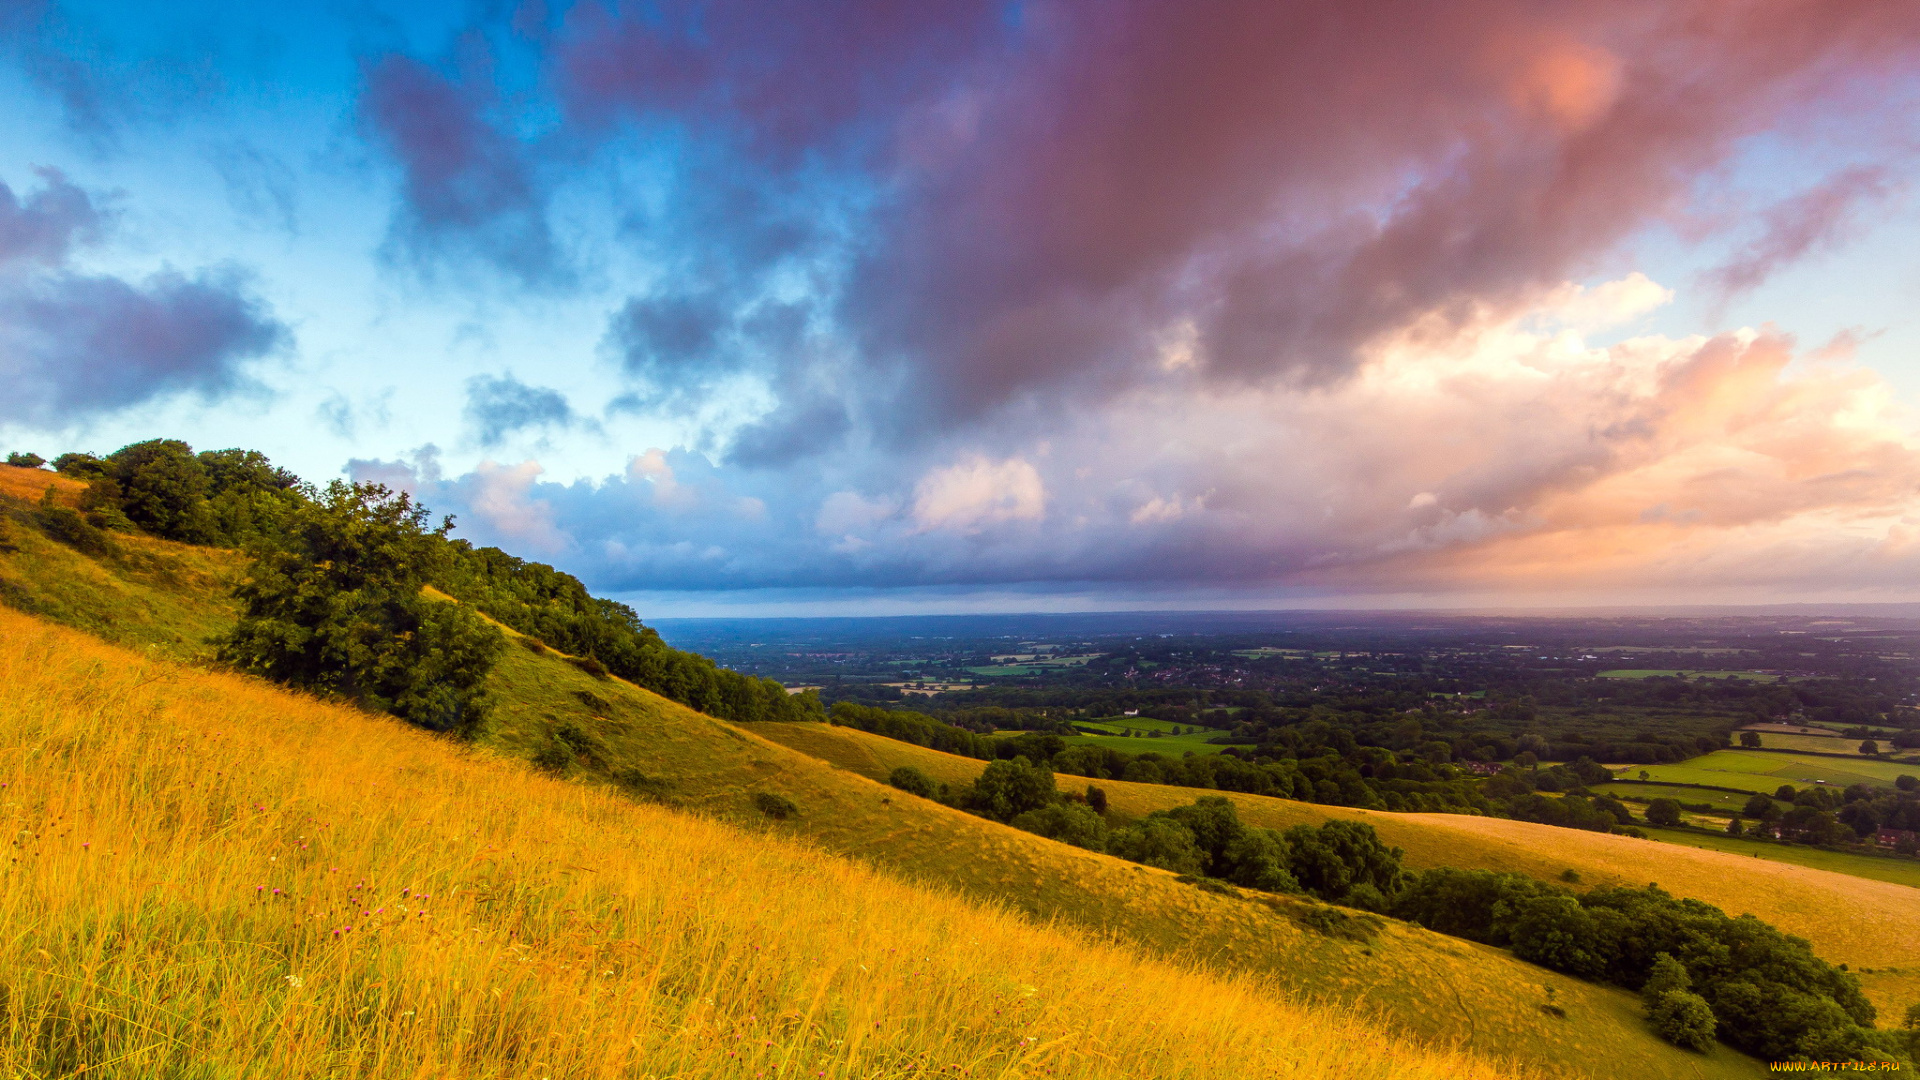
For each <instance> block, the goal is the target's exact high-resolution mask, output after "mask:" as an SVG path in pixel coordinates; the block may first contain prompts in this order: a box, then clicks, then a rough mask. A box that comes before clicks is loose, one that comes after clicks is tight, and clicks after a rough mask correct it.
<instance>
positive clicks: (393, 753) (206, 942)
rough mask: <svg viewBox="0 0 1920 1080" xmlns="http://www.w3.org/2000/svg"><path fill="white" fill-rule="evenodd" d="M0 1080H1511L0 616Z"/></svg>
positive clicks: (1241, 990) (1157, 965)
mask: <svg viewBox="0 0 1920 1080" xmlns="http://www.w3.org/2000/svg"><path fill="white" fill-rule="evenodd" d="M0 638H3V639H4V641H5V648H0V688H3V689H4V692H0V783H4V784H5V787H4V788H0V817H4V819H5V828H6V830H7V833H8V835H9V836H10V837H11V838H12V845H11V846H12V848H13V850H12V851H11V852H10V853H9V856H8V858H9V861H8V863H7V864H6V869H5V874H4V876H3V877H0V920H4V924H5V928H6V933H5V934H4V936H3V937H0V986H3V987H4V996H0V1067H4V1069H5V1070H6V1072H7V1073H8V1074H9V1075H22V1076H45V1077H50V1076H73V1075H78V1074H80V1073H81V1072H82V1071H83V1070H84V1072H85V1074H86V1075H108V1076H139V1077H187V1076H193V1077H202V1076H222V1077H228V1076H232V1077H256V1076H257V1077H285V1076H320V1075H327V1076H364V1077H381V1078H393V1077H414V1078H425V1077H449V1078H451V1077H460V1078H480V1077H559V1076H566V1077H642V1076H645V1077H760V1076H781V1077H833V1078H842V1077H892V1076H937V1075H955V1076H974V1077H989V1076H991V1077H1015V1076H1019V1077H1063V1078H1066V1077H1120V1076H1127V1077H1134V1076H1159V1077H1226V1076H1235V1077H1238V1076H1268V1077H1287V1078H1292V1077H1300V1078H1308V1077H1311V1078H1314V1080H1328V1078H1339V1077H1354V1078H1358V1077H1395V1078H1416V1080H1417V1078H1429V1077H1431V1078H1436V1080H1437V1078H1441V1077H1448V1078H1452V1077H1468V1078H1473V1077H1483V1078H1494V1077H1528V1076H1535V1075H1541V1074H1539V1073H1537V1072H1534V1071H1531V1070H1529V1069H1528V1068H1526V1067H1524V1066H1520V1065H1516V1064H1513V1063H1510V1062H1498V1061H1491V1060H1488V1059H1485V1058H1480V1057H1474V1056H1471V1055H1468V1054H1465V1053H1458V1052H1448V1051H1440V1050H1433V1049H1427V1048H1421V1047H1418V1046H1414V1045H1411V1044H1409V1043H1407V1042H1405V1041H1399V1040H1395V1039H1393V1038H1390V1037H1386V1036H1384V1035H1383V1034H1382V1033H1381V1032H1380V1030H1379V1029H1378V1028H1377V1027H1375V1026H1373V1025H1371V1024H1369V1023H1367V1022H1366V1021H1365V1019H1364V1018H1361V1017H1358V1016H1356V1015H1354V1014H1352V1013H1349V1012H1344V1011H1340V1010H1332V1009H1325V1008H1318V1009H1308V1008H1305V1007H1302V1006H1300V1005H1298V1004H1295V1003H1291V1002H1289V1001H1287V1000H1286V999H1285V995H1284V994H1283V993H1281V992H1280V991H1279V990H1278V989H1277V988H1276V987H1275V986H1273V985H1272V984H1271V981H1270V980H1262V979H1257V978H1254V977H1251V976H1246V975H1240V976H1222V975H1218V974H1212V973H1208V972H1205V971H1200V970H1196V969H1194V968H1191V967H1180V966H1175V965H1171V964H1167V963H1162V962H1156V961H1152V960H1147V959H1143V958H1141V957H1140V956H1138V955H1136V954H1134V953H1133V952H1131V951H1129V950H1127V949H1124V948H1120V947H1117V946H1113V945H1102V944H1095V943H1091V942H1088V941H1086V940H1083V939H1081V938H1079V937H1076V936H1073V935H1070V934H1067V933H1063V932H1061V931H1058V930H1055V929H1049V928H1045V927H1041V926H1036V925H1033V924H1032V923H1030V922H1028V921H1027V920H1024V919H1022V918H1019V917H1017V916H1015V915H1013V914H1011V913H1009V912H1005V911H996V910H993V909H990V908H987V907H982V906H980V905H978V904H977V903H972V902H968V901H964V900H961V899H959V898H956V897H954V896H952V895H950V894H946V893H942V892H938V891H934V890H929V889H926V888H921V887H916V886H912V885H908V884H904V883H902V882H899V881H897V880H894V879H890V878H888V877H886V876H883V875H881V874H879V873H876V872H874V871H872V870H869V869H866V868H863V867H861V866H859V865H857V864H855V863H852V862H848V861H846V860H842V859H839V858H836V857H833V856H830V855H827V854H824V853H821V852H818V851H816V850H810V849H808V848H805V847H802V846H800V845H797V844H794V843H792V842H788V841H783V840H780V839H778V838H773V837H767V836H758V835H753V834H750V833H748V832H744V831H742V830H740V829H737V828H734V827H730V826H727V825H724V824H721V823H718V822H714V821H710V820H703V819H700V818H695V817H690V816H687V815H685V814H681V813H675V812H672V811H669V810H666V809H662V808H657V807H649V806H643V805H635V804H632V803H630V802H627V801H625V800H621V799H618V798H614V797H611V796H610V795H609V794H607V793H605V792H604V791H601V790H595V789H591V788H587V787H583V786H580V785H573V784H567V783H564V782H560V781H556V780H552V779H547V778H543V777H539V776H535V775H532V774H529V773H528V772H527V771H525V770H524V769H523V768H521V767H519V766H517V765H514V764H511V763H506V762H502V761H500V760H498V759H495V758H492V757H490V756H488V755H483V754H475V753H463V752H461V751H460V750H459V749H458V748H457V747H455V746H453V745H450V744H448V743H446V742H443V741H439V740H436V739H433V738H431V737H429V736H426V735H424V734H421V733H418V732H415V731H411V730H408V729H406V728H404V727H403V726H401V725H400V724H398V723H396V722H393V721H390V720H388V719H385V718H380V717H372V716H367V715H364V714H361V713H358V712H355V711H353V710H350V709H346V708H341V707H337V706H332V705H327V704H322V703H319V702H315V701H312V700H309V699H305V698H301V697H297V696H294V695H291V694H287V693H283V692H280V691H278V690H275V689H272V688H269V687H267V686H265V685H263V684H260V683H257V682H253V681H250V680H246V679H243V678H239V677H234V676H228V675H223V674H213V673H206V672H201V671H196V670H192V669H188V668H182V667H177V666H173V665H170V664H168V663H165V662H158V661H152V660H146V659H142V658H140V657H138V656H136V655H134V654H132V653H129V652H127V651H124V650H120V649H116V648H113V647H110V646H107V645H103V644H101V643H99V642H96V641H93V640H91V639H89V638H86V637H83V636H81V635H79V634H76V633H73V632H70V631H66V630H63V629H59V628H55V627H51V626H49V625H47V624H45V623H40V622H37V621H34V620H31V619H28V618H26V617H24V616H21V615H18V614H16V613H12V612H4V611H0Z"/></svg>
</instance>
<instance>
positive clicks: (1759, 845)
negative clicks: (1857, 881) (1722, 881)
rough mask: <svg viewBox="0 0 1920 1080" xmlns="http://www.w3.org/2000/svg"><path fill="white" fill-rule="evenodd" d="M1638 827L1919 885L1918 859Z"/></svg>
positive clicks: (1656, 834)
mask: <svg viewBox="0 0 1920 1080" xmlns="http://www.w3.org/2000/svg"><path fill="white" fill-rule="evenodd" d="M1640 828H1641V829H1642V830H1643V831H1645V832H1646V834H1647V835H1648V836H1651V837H1653V838H1655V839H1657V840H1665V841H1666V842H1668V843H1670V844H1683V845H1685V846H1687V847H1696V848H1705V849H1706V850H1708V851H1725V852H1728V853H1730V854H1734V855H1751V856H1753V857H1754V858H1756V859H1767V860H1770V861H1772V862H1780V863H1792V864H1793V865H1795V866H1808V867H1812V868H1813V869H1815V870H1831V871H1833V872H1834V873H1836V874H1852V875H1853V876H1854V877H1863V878H1870V879H1872V880H1874V881H1890V882H1892V883H1893V884H1895V885H1910V886H1912V887H1914V888H1920V860H1915V859H1898V858H1883V857H1879V856H1874V855H1853V854H1849V853H1847V852H1844V851H1825V850H1823V849H1821V848H1816V847H1808V846H1806V845H1805V844H1774V843H1766V842H1763V841H1757V840H1742V839H1740V838H1738V837H1733V836H1727V835H1724V834H1716V833H1701V832H1694V831H1692V830H1691V829H1662V828H1659V827H1658V826H1654V825H1641V826H1640Z"/></svg>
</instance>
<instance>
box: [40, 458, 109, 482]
mask: <svg viewBox="0 0 1920 1080" xmlns="http://www.w3.org/2000/svg"><path fill="white" fill-rule="evenodd" d="M53 471H55V472H57V473H59V474H60V475H61V476H71V477H73V478H74V479H75V480H94V479H98V478H99V477H102V476H105V475H106V474H107V463H106V462H104V461H101V460H100V459H99V458H97V457H95V456H93V455H92V454H82V453H77V452H74V451H68V452H67V453H64V454H61V455H60V456H59V457H57V458H54V459H53Z"/></svg>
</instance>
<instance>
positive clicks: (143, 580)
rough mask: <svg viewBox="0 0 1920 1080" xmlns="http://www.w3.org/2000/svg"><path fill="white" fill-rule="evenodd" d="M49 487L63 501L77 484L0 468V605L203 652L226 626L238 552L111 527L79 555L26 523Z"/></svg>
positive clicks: (143, 642) (234, 612)
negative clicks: (97, 549)
mask: <svg viewBox="0 0 1920 1080" xmlns="http://www.w3.org/2000/svg"><path fill="white" fill-rule="evenodd" d="M49 487H50V488H52V489H53V491H54V494H55V500H54V501H55V502H57V503H59V504H61V505H64V506H71V505H72V504H73V503H75V502H76V501H77V500H78V497H79V493H80V492H81V491H82V490H84V489H85V485H84V484H80V483H78V482H76V481H74V480H72V479H69V478H67V477H64V476H60V475H59V474H57V473H50V472H46V471H45V470H39V469H20V468H14V467H12V466H8V465H0V602H4V603H5V604H6V605H7V606H9V607H14V608H18V609H20V610H22V611H27V612H31V613H33V614H36V615H44V616H46V617H47V618H50V619H53V620H54V621H56V622H60V623H64V624H66V625H68V626H77V627H80V628H81V629H84V630H86V631H88V632H90V633H94V634H98V635H99V636H101V637H104V638H107V639H108V640H110V641H116V642H119V643H121V644H125V645H137V646H141V647H145V648H152V649H158V650H160V651H162V652H164V653H167V654H169V655H174V656H182V657H185V656H194V655H200V654H204V653H206V652H208V651H210V650H209V648H208V646H207V638H208V637H210V636H212V635H214V634H217V633H220V632H222V631H225V630H227V629H229V628H230V627H231V626H232V625H233V621H234V619H235V618H237V617H238V614H239V608H238V605H237V604H235V603H234V601H233V599H232V597H231V595H230V593H231V591H232V588H233V585H234V583H235V582H236V581H238V580H239V577H240V575H241V573H242V572H243V567H242V559H241V557H240V555H239V553H237V552H233V551H226V550H223V549H220V548H207V547H194V546H192V545H189V544H176V543H172V542H170V541H167V540H158V539H154V538H153V537H149V536H140V535H134V534H129V533H114V534H112V536H111V541H110V543H111V547H110V549H109V550H108V551H107V553H106V554H105V555H104V556H103V557H100V558H94V557H89V556H88V555H85V554H82V553H81V552H79V551H76V550H74V549H73V548H71V547H68V546H66V545H64V544H61V543H58V542H56V541H54V540H52V539H50V538H48V537H47V536H45V535H43V534H42V532H41V531H40V530H39V529H38V528H35V527H34V526H33V525H31V524H30V523H29V520H28V516H29V515H31V514H32V513H33V512H34V511H35V509H36V508H37V506H38V504H39V502H40V495H41V492H42V491H44V490H46V489H47V488H49Z"/></svg>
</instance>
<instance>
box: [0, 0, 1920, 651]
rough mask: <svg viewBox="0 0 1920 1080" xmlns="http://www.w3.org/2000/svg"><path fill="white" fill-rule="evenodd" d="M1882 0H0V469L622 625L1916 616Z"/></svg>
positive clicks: (1913, 350) (1911, 260) (1899, 126)
mask: <svg viewBox="0 0 1920 1080" xmlns="http://www.w3.org/2000/svg"><path fill="white" fill-rule="evenodd" d="M1916 106H1920V5H1915V4H1913V3H1912V2H1911V0H1848V2H1844V3H1842V2H1829V3H1820V2H1808V0H1620V2H1617V3H1610V4H1591V3H1572V2H1569V3H1555V2H1551V0H1548V2H1541V0H1433V2H1430V3H1422V4H1411V5H1409V4H1389V3H1355V2H1352V0H1326V2H1274V0H1208V2H1205V3H1192V2H1159V3H1150V2H1140V0H1032V2H1020V0H920V2H882V0H815V2H810V3H807V4H788V3H772V2H764V0H763V2H758V3H749V2H741V0H699V2H694V0H655V2H652V3H643V4H603V3H582V4H568V3H564V2H562V0H544V2H543V0H527V2H523V3H514V2H512V0H477V2H474V3H465V4H463V3H442V4H433V3H409V4H404V5H403V4H385V3H379V2H371V0H335V2H328V3H317V4H299V3H290V4H280V5H261V4H241V3H234V2H225V0H221V2H204V3H180V4H172V5H151V4H135V3H113V2H105V0H100V2H61V0H0V448H3V449H6V450H31V451H36V452H39V453H41V454H43V455H45V456H48V457H51V456H53V454H54V453H57V452H60V451H64V450H74V449H78V450H89V451H94V452H108V451H111V450H113V449H115V448H117V447H119V446H122V445H125V444H127V443H130V442H134V441H137V440H140V439H144V438H151V437H156V436H168V437H177V438H183V439H186V440H187V441H189V442H191V443H192V444H193V445H194V446H196V447H198V448H202V449H212V448H221V447H228V446H244V447H250V448H255V449H259V450H262V451H264V452H266V453H267V454H268V455H270V456H271V457H272V458H273V459H274V460H275V461H276V462H278V463H281V464H283V465H286V466H288V467H290V468H292V469H294V470H295V471H296V472H298V473H300V474H301V475H302V476H304V477H306V478H307V479H308V480H310V481H313V482H316V483H325V482H326V481H329V480H333V479H346V480H356V481H369V482H381V483H385V484H387V485H389V486H392V487H398V488H403V489H405V490H407V491H410V492H412V493H413V494H414V495H415V496H416V497H418V498H419V499H421V500H422V501H424V502H425V503H426V504H427V505H429V506H430V507H432V508H433V509H434V510H435V511H436V512H442V513H451V514H453V515H455V516H456V518H457V522H458V526H457V531H458V534H459V535H461V536H464V537H467V538H470V539H472V540H473V541H474V542H476V543H481V544H497V545H499V546H501V547H504V548H506V549H507V550H509V551H512V552H514V553H516V554H519V555H522V556H524V557H527V558H530V559H535V560H538V561H544V562H551V563H553V564H555V565H558V566H560V567H561V568H563V569H566V570H568V571H571V572H573V573H575V574H578V575H579V576H580V577H582V578H583V579H584V580H585V581H586V582H587V583H588V585H589V586H590V587H592V588H593V589H595V590H596V591H597V592H601V593H603V594H609V595H616V596H620V597H623V598H627V599H629V600H631V601H632V602H634V603H635V604H636V606H637V607H639V608H640V610H641V613H642V614H643V615H655V616H661V617H665V616H687V615H702V614H741V615H747V614H859V613H878V614H897V613H905V612H923V611H1017V610H1036V611H1067V610H1112V609H1142V608H1180V609H1203V608H1204V609H1238V608H1267V607H1368V608H1384V607H1460V606H1554V607H1565V606H1568V605H1580V604H1603V605H1609V606H1614V605H1620V604H1639V603H1646V604H1660V603H1683V604H1699V603H1715V604H1718V603H1735V604H1739V603H1778V602H1841V601H1845V602H1873V601H1911V600H1916V599H1920V414H1917V413H1916V406H1920V191H1916V185H1915V183H1914V180H1915V177H1916V168H1917V166H1920V108H1916Z"/></svg>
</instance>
